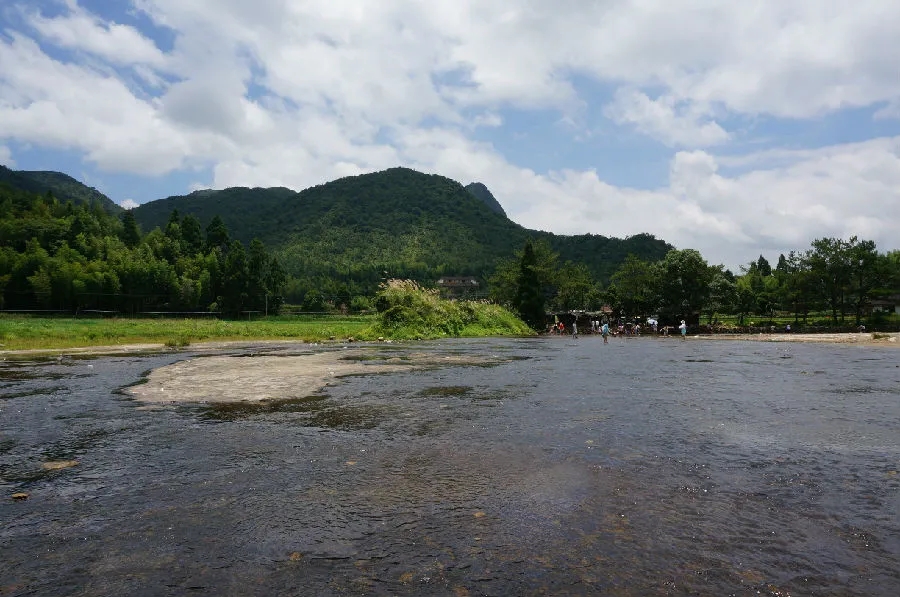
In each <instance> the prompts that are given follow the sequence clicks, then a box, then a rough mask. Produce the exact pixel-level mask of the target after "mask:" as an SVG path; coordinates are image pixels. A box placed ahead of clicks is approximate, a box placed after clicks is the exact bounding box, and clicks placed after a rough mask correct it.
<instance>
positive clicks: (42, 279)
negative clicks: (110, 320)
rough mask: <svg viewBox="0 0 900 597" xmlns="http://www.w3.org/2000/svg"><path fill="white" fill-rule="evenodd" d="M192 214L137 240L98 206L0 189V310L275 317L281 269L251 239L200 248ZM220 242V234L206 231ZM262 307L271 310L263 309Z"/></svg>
mask: <svg viewBox="0 0 900 597" xmlns="http://www.w3.org/2000/svg"><path fill="white" fill-rule="evenodd" d="M199 231H200V228H199V223H198V222H197V220H196V218H193V217H191V216H187V217H185V218H184V220H181V219H180V218H179V217H178V214H177V213H176V212H173V213H172V214H171V216H170V218H169V220H168V222H167V225H166V229H165V232H162V231H161V230H160V229H159V228H156V229H154V230H152V231H150V233H149V234H147V235H146V236H144V237H141V235H140V229H139V228H138V226H137V223H136V221H135V219H134V217H133V214H132V212H130V211H129V212H125V213H124V214H123V216H122V219H121V221H120V220H119V218H118V217H117V216H113V215H110V214H108V213H106V212H105V211H104V210H102V209H100V208H99V206H98V204H96V203H95V204H94V205H93V206H91V205H86V204H77V205H76V204H73V203H66V204H65V205H62V204H60V203H59V201H57V200H56V199H55V198H54V197H53V195H52V194H47V195H44V196H40V195H34V194H31V193H29V192H27V191H23V190H21V189H15V188H11V187H9V186H4V185H0V305H2V307H3V308H4V309H14V310H35V309H41V310H60V311H75V312H77V311H84V310H89V311H115V312H124V313H139V312H146V311H204V310H206V309H207V307H209V306H211V305H215V308H216V309H218V310H221V311H222V312H223V313H225V314H226V315H238V314H239V313H240V312H242V311H245V310H251V311H254V310H255V311H263V310H268V311H272V312H275V311H277V309H278V307H279V306H280V304H281V298H280V294H281V288H282V287H283V285H284V282H285V276H284V272H283V270H282V269H281V267H280V265H279V264H278V262H277V260H275V259H273V258H272V257H271V256H270V255H269V254H268V253H267V252H266V250H265V248H264V247H263V245H262V244H261V243H259V242H258V241H257V242H256V243H254V244H252V245H251V252H250V256H249V257H248V256H247V253H246V251H245V250H244V248H243V246H242V245H241V243H239V242H233V243H229V244H227V245H226V246H225V247H224V248H222V247H218V246H217V247H215V248H214V249H212V250H210V251H208V252H203V246H204V242H203V239H202V238H200V237H198V236H197V235H198V234H199ZM213 232H215V233H217V234H219V235H220V237H219V238H221V237H222V235H223V234H224V237H225V238H227V230H219V229H215V228H214V229H213ZM269 307H271V308H269Z"/></svg>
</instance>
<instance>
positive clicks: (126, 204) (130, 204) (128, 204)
mask: <svg viewBox="0 0 900 597" xmlns="http://www.w3.org/2000/svg"><path fill="white" fill-rule="evenodd" d="M119 206H121V207H122V208H123V209H134V208H135V207H137V206H138V202H137V201H135V200H134V199H125V200H124V201H121V202H120V203H119Z"/></svg>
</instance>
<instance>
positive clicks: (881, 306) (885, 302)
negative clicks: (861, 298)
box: [869, 294, 900, 315]
mask: <svg viewBox="0 0 900 597" xmlns="http://www.w3.org/2000/svg"><path fill="white" fill-rule="evenodd" d="M869 305H870V306H871V308H872V312H873V313H897V314H898V315H900V294H891V295H889V296H885V297H882V298H877V299H872V300H871V301H869Z"/></svg>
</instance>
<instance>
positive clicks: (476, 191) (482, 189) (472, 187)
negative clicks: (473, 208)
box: [466, 182, 506, 216]
mask: <svg viewBox="0 0 900 597" xmlns="http://www.w3.org/2000/svg"><path fill="white" fill-rule="evenodd" d="M466 190H467V191H469V192H470V193H472V194H473V195H475V196H476V197H478V198H479V199H481V200H482V201H483V202H484V204H485V205H487V206H488V207H490V208H491V211H494V212H496V213H498V214H500V215H501V216H506V212H505V211H503V206H502V205H500V202H499V201H497V199H496V198H495V197H494V195H493V194H492V193H491V192H490V191H489V190H488V188H487V187H486V186H484V184H482V183H480V182H473V183H471V184H467V185H466Z"/></svg>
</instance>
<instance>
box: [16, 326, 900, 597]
mask: <svg viewBox="0 0 900 597" xmlns="http://www.w3.org/2000/svg"><path fill="white" fill-rule="evenodd" d="M279 350H280V349H278V348H277V347H276V348H274V349H272V348H270V349H269V351H270V352H272V353H274V354H278V351H279ZM283 350H285V351H288V350H289V349H288V348H287V347H284V349H283ZM307 350H341V347H333V348H322V347H317V348H311V349H310V348H308V347H307ZM367 350H371V351H372V353H373V354H385V351H387V352H388V353H396V354H398V355H401V356H402V354H403V353H404V352H408V351H410V350H415V351H417V352H423V351H424V352H434V353H438V354H441V353H446V354H463V355H465V354H470V353H474V354H480V355H484V354H488V355H499V356H502V357H507V358H508V360H507V361H506V362H503V363H500V364H494V365H491V366H453V367H447V368H432V369H429V370H423V371H411V372H403V373H390V374H383V375H374V374H373V375H359V376H353V377H348V378H344V379H343V380H341V381H340V382H339V383H337V384H335V385H332V386H329V387H327V388H325V389H324V390H322V391H318V392H315V393H313V394H312V395H309V396H308V395H306V393H305V392H304V389H303V388H297V389H296V393H294V394H293V395H291V396H285V397H284V400H279V401H275V402H269V403H266V404H261V405H254V406H248V405H241V406H237V407H235V406H228V407H226V406H219V407H210V406H204V405H198V404H193V405H179V406H160V405H151V406H147V405H143V404H141V403H140V402H137V401H135V400H134V399H132V398H131V397H129V396H128V395H127V394H125V393H122V390H121V389H122V388H123V387H125V386H128V385H129V384H133V383H135V382H138V381H139V380H140V379H141V378H142V376H143V375H145V374H146V372H147V371H148V370H150V369H153V368H156V367H160V366H163V365H166V364H170V363H173V362H175V361H178V360H182V359H185V358H189V357H190V358H194V357H197V355H193V354H192V353H190V352H182V353H166V354H155V355H153V354H150V355H135V356H115V357H98V358H72V357H64V358H61V359H57V358H55V357H54V358H52V359H48V360H22V359H19V360H12V359H10V358H7V359H6V360H5V361H3V362H0V595H3V596H7V595H127V596H130V597H137V596H141V595H183V594H198V595H203V594H206V595H367V594H368V595H452V596H466V595H472V596H475V595H594V594H604V595H760V594H762V595H773V596H787V595H795V596H797V595H885V596H888V595H890V596H894V595H897V594H900V593H898V587H900V475H898V469H900V350H896V349H890V348H883V347H882V348H879V347H874V348H872V347H859V346H835V345H813V344H790V345H786V344H774V343H771V344H770V343H754V342H741V341H718V342H717V341H690V340H689V341H681V340H678V339H667V340H654V339H630V340H622V339H615V340H612V341H611V342H610V344H609V345H605V346H604V345H603V344H602V342H601V341H598V340H597V339H596V338H591V337H587V338H582V339H580V340H578V341H577V342H575V341H573V340H571V339H564V338H547V339H531V340H529V339H507V340H494V339H491V340H454V341H440V342H431V343H421V344H417V345H406V346H404V345H396V344H395V345H379V346H372V347H370V348H367ZM294 352H296V348H295V349H294ZM235 354H237V353H235ZM197 358H202V357H197ZM63 460H76V461H77V462H78V464H77V465H75V466H71V467H69V468H64V469H60V470H45V468H43V465H44V464H45V463H47V462H52V461H63ZM17 492H26V493H28V494H29V497H28V499H25V500H13V499H11V496H12V494H14V493H17Z"/></svg>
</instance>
